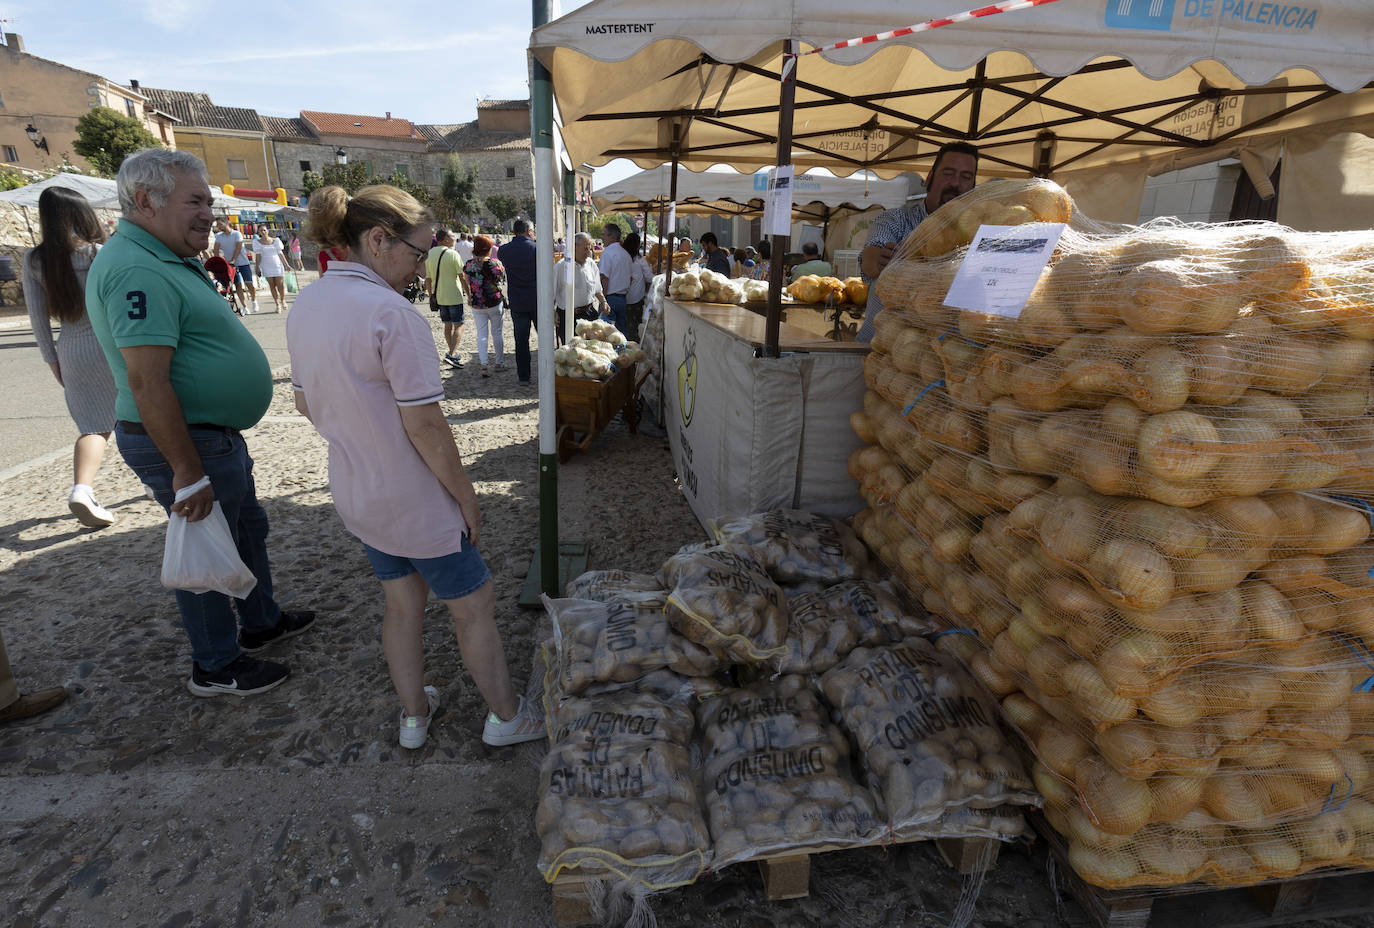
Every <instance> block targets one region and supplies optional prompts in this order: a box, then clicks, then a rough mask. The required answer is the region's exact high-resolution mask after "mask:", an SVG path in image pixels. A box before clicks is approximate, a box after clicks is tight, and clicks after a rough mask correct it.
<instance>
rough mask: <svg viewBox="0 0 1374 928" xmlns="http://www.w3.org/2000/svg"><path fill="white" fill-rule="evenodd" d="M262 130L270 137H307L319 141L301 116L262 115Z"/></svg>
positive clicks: (309, 139)
mask: <svg viewBox="0 0 1374 928" xmlns="http://www.w3.org/2000/svg"><path fill="white" fill-rule="evenodd" d="M260 118H261V119H262V131H263V132H266V133H267V137H268V138H270V139H305V140H307V141H311V142H314V141H318V140H317V139H316V138H315V133H313V132H311V131H310V126H309V125H307V124H306V122H305V120H304V119H300V118H299V117H284V116H262V117H260Z"/></svg>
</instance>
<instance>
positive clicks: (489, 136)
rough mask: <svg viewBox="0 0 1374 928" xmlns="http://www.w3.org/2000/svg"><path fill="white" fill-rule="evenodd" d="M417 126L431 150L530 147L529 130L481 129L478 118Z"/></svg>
mask: <svg viewBox="0 0 1374 928" xmlns="http://www.w3.org/2000/svg"><path fill="white" fill-rule="evenodd" d="M415 128H417V129H419V130H420V133H421V134H422V135H423V136H424V137H425V138H426V139H428V140H429V142H430V146H429V147H430V150H431V151H457V152H464V151H499V150H502V149H511V150H521V149H527V148H529V147H530V134H529V133H528V132H495V131H492V130H490V129H479V128H478V127H477V121H476V120H473V121H472V122H460V123H456V124H450V125H437V126H416V127H415Z"/></svg>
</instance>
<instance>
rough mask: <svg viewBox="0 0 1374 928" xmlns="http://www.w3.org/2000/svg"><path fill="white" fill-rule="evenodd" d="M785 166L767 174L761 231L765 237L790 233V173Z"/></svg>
mask: <svg viewBox="0 0 1374 928" xmlns="http://www.w3.org/2000/svg"><path fill="white" fill-rule="evenodd" d="M793 170H794V168H793V166H792V165H790V164H785V165H783V166H782V167H780V168H770V169H769V172H768V175H769V176H768V199H766V200H765V201H764V205H763V230H764V233H765V234H767V235H790V234H791V233H792V173H793Z"/></svg>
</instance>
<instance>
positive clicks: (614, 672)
mask: <svg viewBox="0 0 1374 928" xmlns="http://www.w3.org/2000/svg"><path fill="white" fill-rule="evenodd" d="M543 599H544V608H545V609H547V610H548V613H549V615H550V616H551V617H552V618H553V627H554V643H555V646H556V648H557V654H558V667H559V671H558V685H559V690H560V692H562V693H564V694H567V695H570V696H576V695H577V694H579V693H581V692H583V691H584V690H585V689H586V688H587V687H588V686H590V685H592V684H594V683H629V682H632V681H634V680H637V679H639V678H640V677H643V676H644V675H645V674H647V673H650V672H651V671H654V670H659V669H662V668H667V669H669V670H672V671H674V672H675V673H678V674H680V675H682V676H687V677H695V676H709V675H710V674H713V673H715V672H717V671H718V670H720V669H721V668H722V667H723V666H724V662H723V661H722V660H721V659H720V657H718V656H716V655H714V654H712V653H711V652H710V651H707V650H706V649H705V648H703V647H702V646H701V645H699V644H696V643H694V642H692V641H689V640H687V639H686V638H684V637H682V635H680V634H678V633H677V632H675V631H673V629H672V628H671V627H669V625H668V617H667V616H666V615H665V614H664V611H663V609H664V605H665V602H666V597H665V596H664V594H663V593H662V592H661V591H660V592H648V593H622V594H620V596H619V597H617V598H615V599H612V600H610V601H608V602H597V601H595V600H587V599H550V598H548V597H547V596H545V597H544V598H543Z"/></svg>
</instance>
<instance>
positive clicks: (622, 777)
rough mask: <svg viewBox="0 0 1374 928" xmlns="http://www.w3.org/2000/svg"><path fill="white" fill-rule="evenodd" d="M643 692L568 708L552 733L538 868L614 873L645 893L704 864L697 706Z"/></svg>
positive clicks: (543, 773)
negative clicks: (695, 750)
mask: <svg viewBox="0 0 1374 928" xmlns="http://www.w3.org/2000/svg"><path fill="white" fill-rule="evenodd" d="M664 679H666V678H665V677H663V676H661V675H659V676H657V677H656V678H655V680H653V681H652V682H651V683H650V684H649V685H646V686H642V687H634V686H632V687H629V688H626V689H621V690H617V691H616V692H613V693H609V694H605V695H601V696H595V697H587V698H575V699H571V700H568V701H566V702H565V703H564V704H563V705H562V706H561V707H559V709H558V710H557V712H556V713H555V716H554V718H553V719H552V725H551V726H550V738H551V739H552V741H553V748H552V749H551V750H550V752H549V754H548V756H547V757H546V758H545V759H544V763H543V765H542V767H541V769H540V777H539V795H540V800H539V810H538V812H537V813H536V816H535V827H536V829H537V830H538V832H539V838H540V842H541V850H540V855H539V864H538V865H539V869H540V871H541V872H542V873H543V874H544V879H546V880H548V881H549V882H553V880H554V878H555V877H557V876H558V874H559V873H560V872H561V871H562V870H565V869H571V868H577V869H578V870H579V871H580V872H582V873H584V874H588V875H591V876H597V875H602V876H607V875H610V874H614V875H616V876H618V877H620V878H623V879H626V880H630V881H633V882H635V883H638V884H642V885H643V886H645V887H648V888H650V889H666V888H669V887H672V886H680V885H683V884H686V883H690V882H692V881H693V880H695V879H696V878H697V877H698V876H699V875H700V874H701V872H702V871H703V870H704V869H705V868H706V866H707V864H708V863H709V862H710V854H711V851H710V848H711V843H710V837H709V832H708V831H707V829H706V823H705V820H704V819H703V817H702V813H701V801H700V799H701V797H700V791H699V786H698V782H699V774H700V770H699V769H697V768H696V767H694V765H693V763H692V750H691V734H692V728H693V717H692V711H691V708H690V705H691V700H692V699H693V698H694V697H693V696H692V694H691V690H690V688H689V687H687V686H680V687H679V689H678V692H677V693H675V694H669V693H667V692H666V691H665V689H666V688H665V687H664V686H663V685H662V683H663V680H664Z"/></svg>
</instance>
